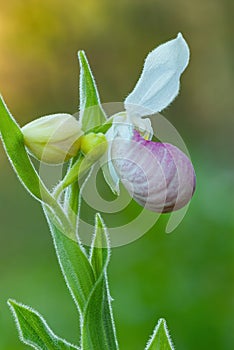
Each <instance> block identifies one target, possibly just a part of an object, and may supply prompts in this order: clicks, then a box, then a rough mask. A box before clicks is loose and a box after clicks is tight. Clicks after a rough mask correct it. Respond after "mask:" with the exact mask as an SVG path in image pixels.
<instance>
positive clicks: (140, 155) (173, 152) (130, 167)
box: [111, 132, 195, 213]
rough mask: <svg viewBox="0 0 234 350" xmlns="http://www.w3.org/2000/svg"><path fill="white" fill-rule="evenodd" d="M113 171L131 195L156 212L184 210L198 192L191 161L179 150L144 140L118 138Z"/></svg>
mask: <svg viewBox="0 0 234 350" xmlns="http://www.w3.org/2000/svg"><path fill="white" fill-rule="evenodd" d="M111 156H112V162H113V165H114V168H115V170H116V172H117V174H118V176H119V178H120V180H121V182H122V183H123V184H124V186H125V187H126V189H127V190H128V192H129V193H130V195H131V196H132V197H133V198H134V199H135V201H137V202H138V203H139V204H140V205H142V206H143V207H145V208H147V209H149V210H151V211H155V212H159V213H160V212H163V213H165V212H171V211H174V210H178V209H180V208H182V207H183V206H185V205H186V204H187V203H188V202H189V200H190V199H191V197H192V195H193V193H194V189H195V173H194V169H193V166H192V163H191V162H190V160H189V159H188V157H187V156H186V155H185V154H184V153H183V152H182V151H180V150H179V149H178V148H177V147H175V146H173V145H171V144H168V143H160V142H152V141H147V140H145V139H143V138H142V137H141V136H140V134H139V133H137V132H135V133H134V138H133V139H132V140H126V139H123V138H120V137H119V138H116V139H115V141H114V142H113V146H112V149H111Z"/></svg>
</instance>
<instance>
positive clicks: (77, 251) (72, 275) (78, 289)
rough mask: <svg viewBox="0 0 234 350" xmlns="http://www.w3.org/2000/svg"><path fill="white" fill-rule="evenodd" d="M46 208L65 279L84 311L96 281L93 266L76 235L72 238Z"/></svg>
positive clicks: (75, 300) (78, 306)
mask: <svg viewBox="0 0 234 350" xmlns="http://www.w3.org/2000/svg"><path fill="white" fill-rule="evenodd" d="M44 210H45V214H46V216H47V220H48V223H49V226H50V230H51V233H52V237H53V240H54V245H55V249H56V253H57V257H58V261H59V264H60V267H61V270H62V273H63V276H64V279H65V281H66V284H67V287H68V289H69V291H70V293H71V295H72V297H73V299H74V302H75V304H76V306H77V308H78V310H79V311H80V312H81V313H82V312H83V311H84V308H85V305H86V303H87V300H88V299H89V295H90V293H91V291H92V289H93V286H94V283H95V278H94V273H93V269H92V266H91V264H90V262H89V260H88V258H87V256H86V254H85V252H84V251H83V249H82V248H81V246H80V245H79V244H78V242H77V239H76V237H75V236H74V237H73V239H72V238H71V237H68V236H67V235H66V234H65V233H63V232H62V231H61V229H60V228H58V227H57V225H56V224H55V223H54V220H53V217H52V215H51V213H50V212H49V210H48V209H46V208H44Z"/></svg>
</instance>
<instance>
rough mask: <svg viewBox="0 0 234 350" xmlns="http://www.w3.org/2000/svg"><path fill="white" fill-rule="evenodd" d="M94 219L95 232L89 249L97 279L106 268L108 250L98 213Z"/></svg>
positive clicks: (102, 223)
mask: <svg viewBox="0 0 234 350" xmlns="http://www.w3.org/2000/svg"><path fill="white" fill-rule="evenodd" d="M95 220H96V222H95V234H94V238H93V242H92V246H91V251H90V261H91V264H92V266H93V270H94V274H95V277H96V279H98V278H99V276H100V275H101V274H102V273H103V270H105V269H106V268H107V265H108V262H109V251H110V250H109V242H108V237H107V233H106V229H105V226H104V222H103V220H102V218H101V216H100V214H96V218H95Z"/></svg>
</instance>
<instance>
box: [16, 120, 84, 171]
mask: <svg viewBox="0 0 234 350" xmlns="http://www.w3.org/2000/svg"><path fill="white" fill-rule="evenodd" d="M22 132H23V135H24V141H25V145H26V146H27V148H28V150H29V152H30V153H31V154H32V155H33V156H35V157H36V158H37V159H39V160H41V161H42V162H44V163H49V164H59V163H63V162H66V161H67V160H68V159H70V158H72V157H74V156H75V155H76V154H77V152H78V151H79V149H80V137H81V135H82V134H83V132H82V130H81V124H80V123H79V121H78V120H76V119H75V118H74V117H73V116H72V115H70V114H52V115H48V116H45V117H41V118H38V119H36V120H34V121H32V122H31V123H29V124H27V125H25V126H24V127H23V128H22Z"/></svg>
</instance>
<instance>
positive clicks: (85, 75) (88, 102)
mask: <svg viewBox="0 0 234 350" xmlns="http://www.w3.org/2000/svg"><path fill="white" fill-rule="evenodd" d="M78 59H79V63H80V113H81V122H82V129H83V130H84V131H85V132H86V131H88V130H90V129H93V128H95V127H98V126H100V125H102V124H103V123H104V122H105V121H106V116H105V113H104V111H103V109H102V107H101V104H100V98H99V94H98V91H97V86H96V83H95V80H94V77H93V74H92V72H91V69H90V66H89V63H88V60H87V58H86V55H85V53H84V51H79V52H78Z"/></svg>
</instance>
